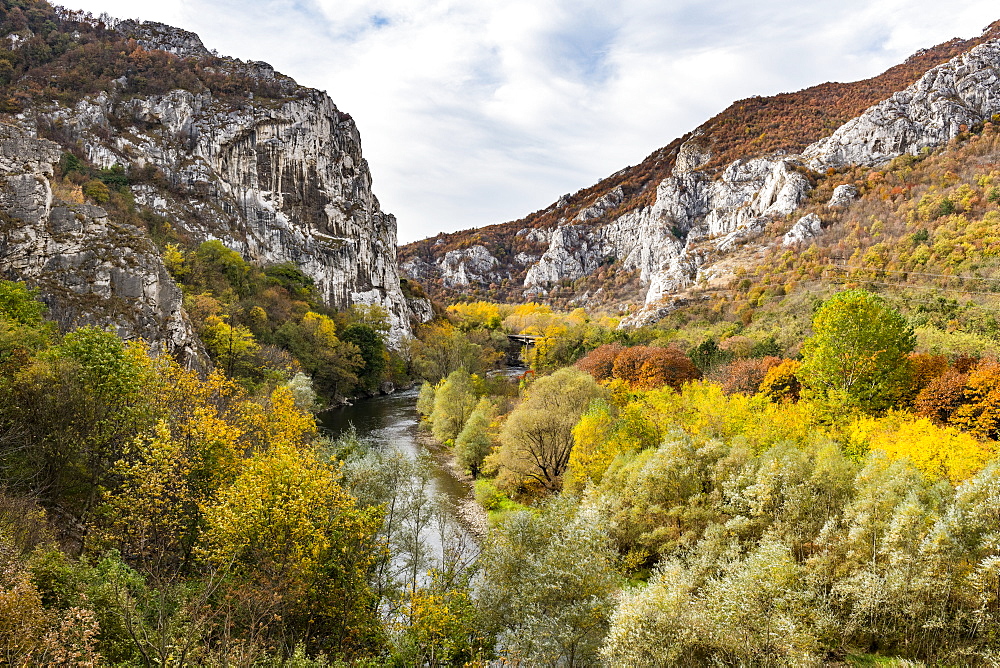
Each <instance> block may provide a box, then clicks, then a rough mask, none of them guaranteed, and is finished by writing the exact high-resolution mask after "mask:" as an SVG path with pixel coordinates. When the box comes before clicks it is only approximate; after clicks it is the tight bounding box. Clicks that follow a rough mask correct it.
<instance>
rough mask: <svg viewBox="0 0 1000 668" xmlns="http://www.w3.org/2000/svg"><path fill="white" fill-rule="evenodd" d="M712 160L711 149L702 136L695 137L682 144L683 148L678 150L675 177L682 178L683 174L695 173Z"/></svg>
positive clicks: (674, 170)
mask: <svg viewBox="0 0 1000 668" xmlns="http://www.w3.org/2000/svg"><path fill="white" fill-rule="evenodd" d="M711 159H712V149H711V147H710V146H709V144H708V143H707V142H706V141H705V140H704V139H702V138H701V137H700V135H695V136H694V137H692V138H691V139H688V140H687V141H686V142H684V143H683V144H681V147H680V148H679V149H678V150H677V158H676V160H675V162H674V169H673V174H674V176H681V175H682V174H687V173H689V172H693V171H694V170H696V169H698V168H699V167H701V166H702V165H704V164H705V163H707V162H708V161H709V160H711Z"/></svg>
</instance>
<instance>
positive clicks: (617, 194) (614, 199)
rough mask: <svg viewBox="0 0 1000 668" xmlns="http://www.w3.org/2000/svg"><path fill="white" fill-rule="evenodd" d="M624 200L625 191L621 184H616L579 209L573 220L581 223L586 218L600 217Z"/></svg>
mask: <svg viewBox="0 0 1000 668" xmlns="http://www.w3.org/2000/svg"><path fill="white" fill-rule="evenodd" d="M624 201H625V191H624V190H623V189H622V187H621V186H617V187H616V188H613V189H612V190H610V191H608V192H606V193H604V194H603V195H601V196H600V197H598V198H597V199H596V200H594V203H593V204H591V205H590V206H588V207H587V208H585V209H581V210H580V212H579V213H578V214H576V216H575V217H574V218H573V222H576V223H582V222H586V221H588V220H594V219H595V218H601V217H602V216H604V215H605V214H606V213H607V212H608V211H611V210H612V209H615V208H616V207H618V206H620V205H621V203H622V202H624Z"/></svg>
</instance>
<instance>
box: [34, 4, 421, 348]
mask: <svg viewBox="0 0 1000 668" xmlns="http://www.w3.org/2000/svg"><path fill="white" fill-rule="evenodd" d="M117 29H118V30H119V31H120V32H122V33H124V34H126V35H128V36H130V37H132V38H134V39H136V40H137V41H138V42H139V43H140V44H141V45H143V46H144V47H146V48H149V49H162V50H165V51H168V52H170V53H174V54H176V55H178V56H182V57H188V58H202V57H209V55H210V54H209V52H208V51H207V50H206V49H205V47H204V45H203V44H202V43H201V40H200V39H199V38H198V36H197V35H194V34H193V33H189V32H187V31H183V30H179V29H177V28H172V27H170V26H165V25H163V24H157V23H141V24H140V23H136V22H134V21H125V22H122V23H121V24H119V25H118V28H117ZM212 62H213V64H214V68H215V69H216V70H217V71H218V72H219V73H222V74H225V75H226V76H230V77H234V78H236V79H238V80H242V81H248V82H250V85H251V87H253V86H256V87H257V89H258V90H259V91H260V94H259V95H257V96H256V97H255V96H254V95H253V94H252V93H251V94H248V95H247V96H245V97H238V98H226V97H225V96H221V95H218V94H215V95H213V93H212V92H211V90H208V89H202V90H198V91H192V90H184V89H175V90H171V91H169V92H166V93H164V94H159V95H148V96H136V95H135V94H134V93H132V92H130V91H126V90H125V84H124V83H123V82H119V83H120V85H119V86H117V87H115V88H113V89H112V90H111V91H108V92H102V93H101V94H99V95H96V96H92V97H88V98H85V99H83V100H82V101H81V102H79V103H78V104H77V105H76V106H75V108H72V109H68V108H65V107H59V106H56V105H52V106H51V107H47V108H42V109H38V110H36V111H37V114H38V118H39V120H40V121H41V122H42V123H46V124H48V125H50V126H53V127H58V128H60V132H61V133H62V136H64V137H65V138H66V141H68V142H72V143H75V144H77V145H78V146H81V147H82V149H83V151H84V153H85V154H86V158H87V159H88V160H89V161H91V162H92V163H93V164H94V165H95V166H97V167H102V168H107V167H111V166H113V165H115V164H118V165H121V166H123V167H125V168H147V169H148V168H155V170H157V171H158V172H159V173H160V174H162V179H161V181H162V182H165V186H164V184H163V183H153V184H145V185H139V186H135V187H134V188H133V194H134V196H135V199H136V202H137V204H138V205H140V206H143V207H147V208H149V209H151V210H153V211H154V212H155V213H157V214H159V215H162V216H165V217H168V218H169V219H170V220H171V222H172V224H173V225H174V226H175V227H177V228H178V229H179V230H180V231H181V233H183V234H184V235H186V236H188V237H189V238H191V239H192V240H195V241H201V240H209V239H219V240H221V241H222V242H223V243H225V244H226V245H227V246H230V247H232V248H234V249H235V250H238V251H239V252H241V253H242V254H243V255H244V256H245V257H247V258H248V259H249V260H251V261H253V262H256V263H258V264H261V265H269V264H277V263H282V262H292V263H294V264H295V265H297V266H298V267H299V268H300V269H301V270H302V271H303V272H304V273H306V274H307V275H308V276H310V277H311V278H312V279H313V280H314V282H315V285H316V287H317V289H318V291H319V293H320V296H321V297H322V299H323V300H324V301H325V302H326V303H327V304H328V305H330V306H332V307H335V308H341V309H342V308H346V307H348V306H350V305H352V304H369V305H379V306H382V307H383V308H384V309H385V310H386V312H387V313H388V314H389V318H390V320H391V326H392V330H391V335H392V338H393V340H394V341H399V340H400V339H401V338H402V337H405V336H406V335H408V334H409V333H410V327H411V325H410V323H411V319H412V318H414V315H415V312H416V311H419V312H421V313H426V312H427V309H426V308H425V305H422V304H418V305H416V308H415V309H414V308H411V305H410V304H408V302H407V300H406V298H404V296H403V293H402V290H401V288H400V283H399V280H400V276H399V271H398V268H397V265H396V220H395V218H394V217H393V216H392V215H390V214H387V213H384V212H383V211H382V210H381V208H380V206H379V202H378V200H377V199H376V198H375V196H374V194H373V193H372V179H371V175H370V173H369V170H368V165H367V163H366V161H365V160H364V158H363V156H362V153H361V139H360V135H359V133H358V130H357V127H356V126H355V124H354V121H353V120H352V119H351V117H350V116H348V115H347V114H345V113H343V112H341V111H340V110H338V109H337V107H336V105H335V104H334V103H333V101H332V100H331V99H330V98H329V97H328V96H327V95H326V94H325V93H322V92H320V91H316V90H312V89H308V88H304V87H301V86H298V85H297V84H296V83H295V82H294V81H292V80H291V79H289V78H288V77H284V76H282V75H279V74H276V73H275V72H274V69H273V68H271V67H270V66H269V65H267V64H266V63H260V62H251V63H244V62H242V61H238V60H233V59H214V60H213V61H212ZM220 63H221V64H220Z"/></svg>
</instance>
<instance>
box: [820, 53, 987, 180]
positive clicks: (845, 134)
mask: <svg viewBox="0 0 1000 668" xmlns="http://www.w3.org/2000/svg"><path fill="white" fill-rule="evenodd" d="M998 66H1000V41H998V40H990V41H988V42H984V43H983V44H980V45H979V46H977V47H975V48H973V49H971V50H969V51H967V52H966V53H963V54H961V55H959V56H956V57H955V58H952V59H951V60H950V61H948V62H947V63H943V64H941V65H938V66H937V67H934V68H932V69H931V70H929V71H928V72H927V73H926V74H924V75H923V76H922V77H920V79H919V80H918V81H917V82H916V83H914V84H913V85H911V86H909V87H908V88H906V89H905V90H903V91H900V92H898V93H896V94H894V95H893V96H892V97H890V98H889V99H887V100H884V101H882V102H879V103H878V104H876V105H873V106H872V107H870V108H869V109H868V110H867V111H865V113H863V114H862V115H861V116H858V117H857V118H855V119H852V120H850V121H848V122H847V123H845V124H844V125H843V126H841V127H840V128H838V129H837V131H836V132H834V133H833V135H832V136H830V137H827V138H826V139H823V140H821V141H818V142H816V143H815V144H813V145H811V146H810V147H808V148H807V149H806V150H805V152H804V153H803V157H804V159H806V160H807V161H809V164H810V166H812V167H813V168H814V169H817V170H819V169H825V168H827V167H842V166H844V165H871V166H876V165H881V164H884V163H886V162H888V161H889V160H892V159H893V158H895V157H898V156H900V155H902V154H904V153H911V154H914V155H916V154H917V153H919V152H920V151H921V150H922V149H924V148H927V147H934V146H940V145H942V144H944V143H946V142H947V141H948V140H949V139H951V138H952V137H954V136H955V135H957V134H958V133H959V132H960V131H961V126H963V125H965V126H972V125H974V124H976V123H978V122H980V121H983V120H986V119H989V118H991V117H992V116H993V114H995V113H997V112H1000V73H998Z"/></svg>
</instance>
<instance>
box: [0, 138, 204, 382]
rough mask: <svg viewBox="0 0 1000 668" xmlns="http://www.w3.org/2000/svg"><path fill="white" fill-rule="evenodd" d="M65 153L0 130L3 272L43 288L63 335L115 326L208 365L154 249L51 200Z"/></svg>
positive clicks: (80, 209) (99, 216)
mask: <svg viewBox="0 0 1000 668" xmlns="http://www.w3.org/2000/svg"><path fill="white" fill-rule="evenodd" d="M61 155H62V151H61V150H60V149H59V147H58V146H57V145H56V144H55V143H53V142H50V141H46V140H39V139H35V138H33V137H30V136H28V135H26V134H25V133H24V131H22V130H20V129H18V128H15V127H12V126H10V125H0V179H2V184H3V186H2V187H0V214H2V220H0V274H2V275H3V276H5V277H7V278H12V279H17V280H26V281H28V282H29V283H31V284H32V285H33V286H36V287H38V288H39V289H40V291H41V294H42V297H43V299H44V301H45V302H46V303H47V304H48V306H49V315H50V317H52V318H53V319H54V320H56V321H57V322H59V323H60V325H62V326H63V327H66V328H71V327H78V326H81V325H87V324H94V325H101V326H111V327H113V328H114V329H115V330H116V331H117V332H118V333H119V334H120V335H121V336H123V337H125V338H143V339H145V340H146V341H148V342H150V344H151V346H152V348H153V350H154V352H159V351H163V352H168V353H171V354H173V355H174V356H176V357H177V358H179V359H180V360H181V361H182V362H184V363H186V364H188V365H191V366H195V367H200V366H201V365H203V364H204V363H205V361H206V360H207V357H206V356H205V355H204V352H203V351H202V349H201V344H200V342H199V341H198V338H197V337H196V336H195V334H194V332H193V330H192V328H191V324H190V322H189V321H188V319H187V317H186V315H185V314H184V310H183V308H182V304H181V291H180V289H179V288H178V287H177V286H176V285H175V284H174V282H173V280H172V279H171V278H170V275H169V274H168V273H167V270H166V268H165V267H164V266H163V261H162V260H161V259H160V255H159V252H158V251H157V249H156V247H155V246H154V245H153V244H152V243H151V242H150V241H149V239H148V238H147V237H146V235H145V233H144V232H142V231H141V230H139V229H138V228H136V227H133V226H131V225H121V224H116V223H115V222H114V221H111V220H109V219H108V215H107V212H105V211H104V209H101V208H100V207H97V206H92V205H88V204H78V205H74V204H70V203H67V202H62V201H59V200H58V199H57V198H54V197H53V192H52V187H51V183H50V180H49V179H50V177H52V174H53V165H54V164H55V163H57V162H58V161H59V159H60V157H61Z"/></svg>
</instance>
